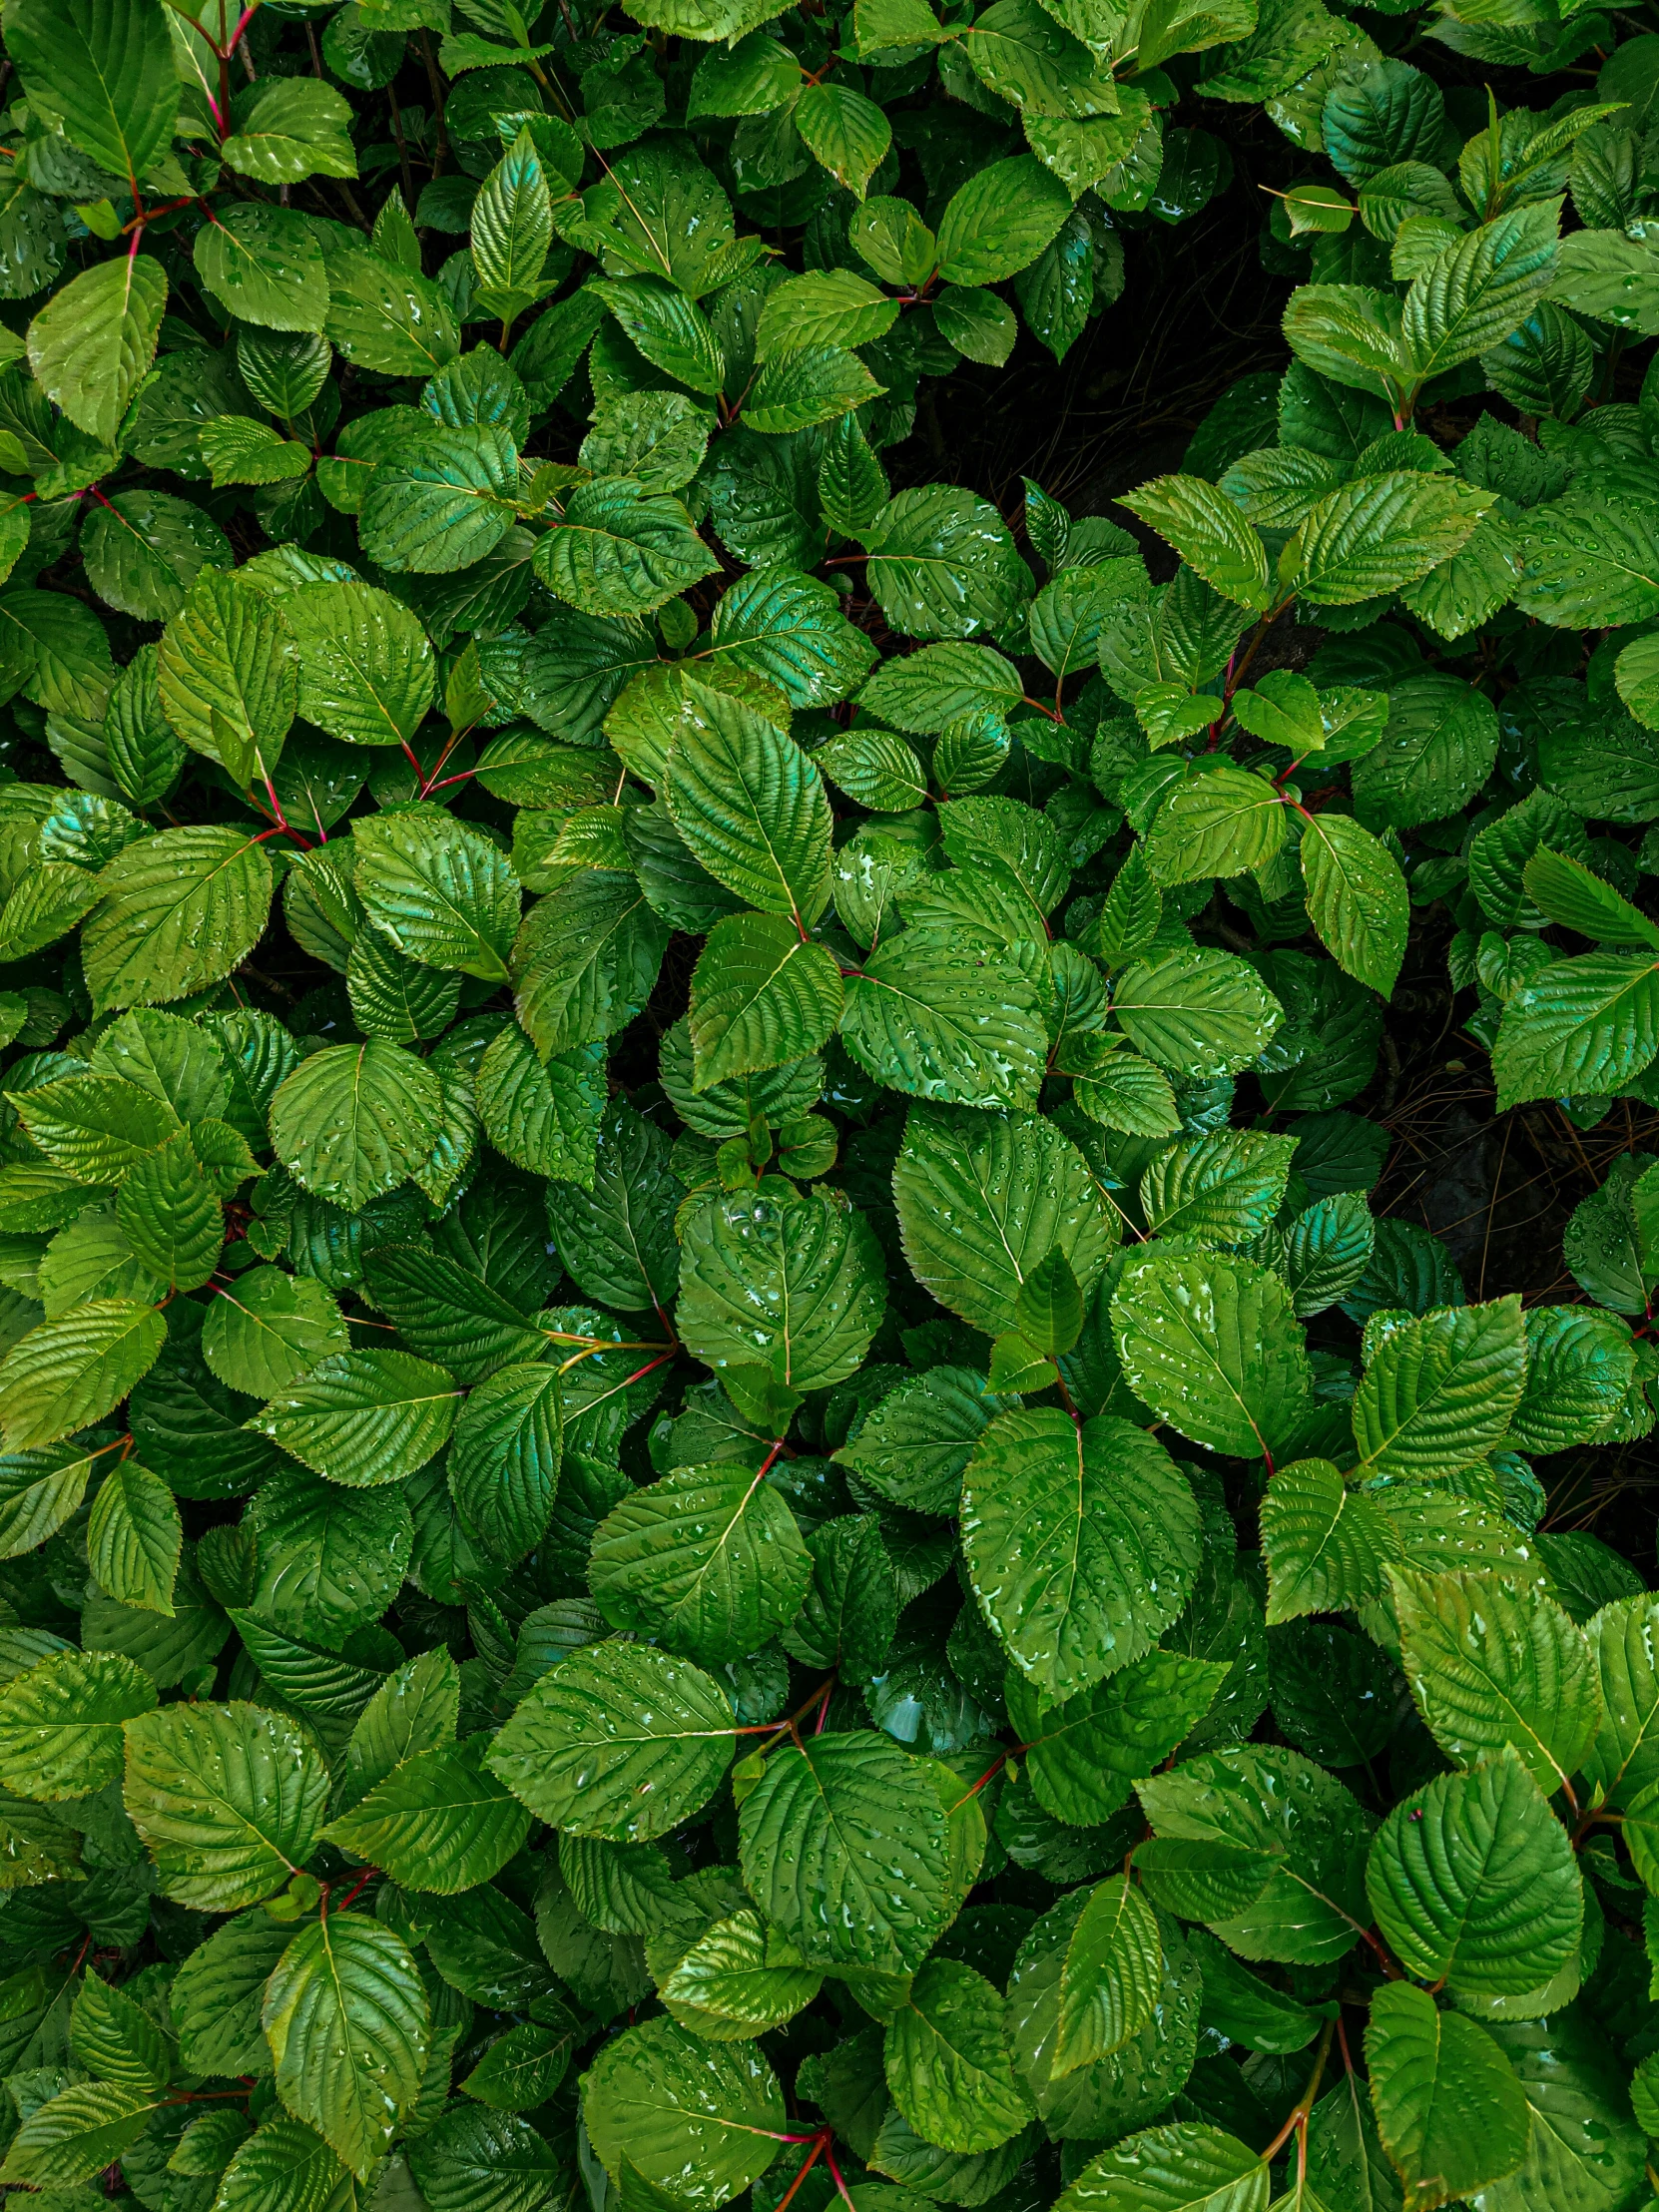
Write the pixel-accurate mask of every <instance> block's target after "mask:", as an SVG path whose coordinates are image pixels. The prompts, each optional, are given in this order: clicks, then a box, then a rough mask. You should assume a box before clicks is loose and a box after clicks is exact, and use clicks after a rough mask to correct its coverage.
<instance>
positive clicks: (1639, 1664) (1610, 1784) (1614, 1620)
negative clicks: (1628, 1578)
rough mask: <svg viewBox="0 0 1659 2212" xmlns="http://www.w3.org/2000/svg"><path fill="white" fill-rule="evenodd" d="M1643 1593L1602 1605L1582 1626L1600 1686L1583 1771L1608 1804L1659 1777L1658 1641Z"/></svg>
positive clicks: (1651, 1611)
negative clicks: (1598, 1705)
mask: <svg viewBox="0 0 1659 2212" xmlns="http://www.w3.org/2000/svg"><path fill="white" fill-rule="evenodd" d="M1654 1617H1655V1607H1654V1604H1653V1601H1652V1600H1651V1599H1649V1598H1647V1597H1639V1598H1638V1597H1631V1598H1623V1599H1620V1600H1618V1601H1617V1602H1615V1603H1614V1604H1611V1605H1604V1606H1603V1607H1602V1608H1601V1610H1600V1611H1599V1612H1598V1613H1596V1614H1594V1615H1593V1616H1592V1617H1591V1619H1590V1620H1589V1622H1588V1623H1587V1625H1586V1627H1585V1634H1586V1636H1587V1637H1588V1638H1589V1643H1590V1651H1591V1654H1592V1656H1593V1657H1594V1660H1595V1665H1596V1673H1597V1676H1598V1679H1599V1681H1600V1686H1601V1725H1600V1727H1599V1729H1598V1730H1597V1733H1596V1739H1595V1744H1594V1746H1593V1748H1592V1750H1591V1751H1590V1754H1589V1756H1588V1758H1587V1759H1586V1761H1585V1766H1584V1771H1585V1773H1586V1775H1587V1776H1588V1777H1589V1779H1590V1782H1591V1784H1592V1786H1594V1785H1596V1784H1599V1785H1600V1787H1601V1789H1602V1790H1603V1791H1604V1792H1605V1794H1606V1802H1607V1803H1608V1804H1609V1805H1613V1806H1620V1805H1627V1804H1628V1803H1629V1802H1630V1800H1631V1799H1632V1798H1633V1797H1634V1796H1635V1795H1636V1793H1637V1792H1638V1791H1639V1790H1643V1789H1645V1788H1646V1787H1647V1785H1648V1784H1649V1783H1650V1782H1654V1781H1659V1646H1656V1645H1655V1644H1654V1642H1653V1622H1654Z"/></svg>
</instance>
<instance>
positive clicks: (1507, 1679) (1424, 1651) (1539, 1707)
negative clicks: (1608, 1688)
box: [1388, 1568, 1601, 1796]
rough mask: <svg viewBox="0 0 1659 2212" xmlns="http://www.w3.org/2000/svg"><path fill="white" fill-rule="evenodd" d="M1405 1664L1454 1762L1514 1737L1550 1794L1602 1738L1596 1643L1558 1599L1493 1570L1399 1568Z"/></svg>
mask: <svg viewBox="0 0 1659 2212" xmlns="http://www.w3.org/2000/svg"><path fill="white" fill-rule="evenodd" d="M1388 1587H1389V1590H1390V1592H1391V1594H1392V1597H1393V1605H1394V1612H1395V1614H1396V1616H1397V1618H1398V1622H1399V1637H1400V1655H1401V1663H1402V1665H1403V1667H1404V1670H1405V1679H1406V1681H1407V1682H1408V1683H1409V1684H1410V1687H1411V1695H1412V1697H1413V1698H1414V1699H1415V1701H1416V1705H1417V1709H1418V1711H1419V1712H1420V1713H1421V1714H1422V1716H1423V1719H1424V1720H1425V1721H1426V1722H1427V1724H1428V1726H1429V1728H1430V1730H1431V1731H1432V1733H1433V1735H1434V1738H1435V1741H1436V1742H1437V1743H1438V1744H1440V1746H1441V1747H1442V1749H1443V1750H1444V1751H1445V1752H1446V1753H1447V1754H1448V1756H1449V1757H1451V1758H1453V1759H1458V1760H1462V1761H1464V1762H1465V1763H1472V1762H1474V1761H1476V1760H1478V1759H1480V1758H1481V1757H1483V1756H1489V1755H1491V1754H1493V1753H1496V1752H1497V1751H1499V1750H1500V1749H1501V1748H1502V1746H1503V1745H1504V1744H1513V1745H1514V1747H1515V1749H1516V1750H1517V1751H1518V1752H1519V1753H1520V1756H1521V1758H1522V1760H1523V1761H1524V1762H1525V1765H1526V1767H1527V1770H1528V1772H1529V1773H1530V1774H1531V1776H1532V1778H1533V1780H1534V1781H1535V1782H1536V1783H1537V1785H1538V1787H1539V1788H1540V1789H1541V1790H1542V1791H1543V1792H1544V1793H1545V1795H1546V1796H1549V1795H1552V1794H1553V1793H1554V1792H1555V1791H1556V1790H1558V1789H1560V1787H1561V1786H1562V1784H1563V1783H1564V1782H1567V1781H1569V1780H1570V1779H1571V1777H1572V1776H1573V1775H1574V1774H1575V1773H1576V1772H1577V1771H1578V1768H1579V1767H1580V1766H1581V1765H1582V1763H1583V1761H1584V1759H1585V1758H1586V1756H1587V1755H1588V1753H1589V1751H1590V1747H1591V1746H1592V1744H1593V1743H1594V1742H1595V1739H1596V1734H1597V1729H1598V1726H1599V1723H1600V1719H1601V1697H1600V1692H1599V1689H1598V1686H1597V1682H1596V1671H1595V1666H1594V1662H1593V1659H1592V1656H1591V1653H1590V1648H1589V1645H1588V1643H1587V1642H1586V1640H1585V1638H1584V1635H1583V1633H1582V1631H1581V1630H1579V1629H1578V1628H1576V1627H1574V1625H1573V1623H1572V1621H1571V1619H1570V1618H1569V1617H1568V1615H1567V1614H1566V1613H1564V1612H1563V1611H1562V1609H1561V1607H1560V1606H1559V1605H1557V1604H1556V1603H1555V1602H1554V1600H1553V1599H1551V1598H1546V1597H1543V1596H1541V1595H1539V1594H1538V1593H1537V1592H1535V1591H1534V1592H1529V1593H1527V1594H1526V1595H1524V1596H1523V1595H1522V1594H1521V1593H1520V1592H1519V1591H1518V1590H1516V1589H1515V1588H1513V1587H1512V1586H1511V1585H1510V1584H1509V1583H1507V1582H1504V1581H1502V1580H1500V1579H1499V1578H1498V1577H1497V1576H1496V1575H1493V1574H1436V1575H1432V1576H1430V1575H1426V1574H1417V1573H1413V1572H1411V1571H1410V1570H1408V1569H1405V1568H1393V1569H1390V1571H1389V1574H1388Z"/></svg>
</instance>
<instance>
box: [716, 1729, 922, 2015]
mask: <svg viewBox="0 0 1659 2212" xmlns="http://www.w3.org/2000/svg"><path fill="white" fill-rule="evenodd" d="M738 1827H739V1836H740V1852H741V1859H742V1865H743V1873H744V1881H745V1883H746V1884H747V1885H748V1888H749V1891H750V1894H751V1895H752V1896H753V1897H754V1899H755V1901H756V1903H757V1904H758V1905H759V1906H760V1908H761V1910H762V1912H763V1913H764V1914H765V1915H766V1917H767V1919H768V1920H769V1921H771V1922H773V1923H774V1924H775V1925H776V1926H777V1927H779V1928H781V1929H782V1930H783V1931H784V1932H785V1934H786V1935H787V1936H789V1937H790V1939H791V1940H792V1941H793V1942H794V1943H795V1945H796V1947H797V1949H798V1950H799V1951H800V1953H801V1955H802V1957H803V1958H805V1959H807V1960H808V1961H809V1962H810V1963H812V1964H815V1965H820V1966H824V1967H827V1968H829V1969H830V1970H831V1971H833V1970H834V1969H835V1968H837V1967H844V1966H868V1967H875V1968H877V1969H879V1970H880V1971H881V1972H883V1973H909V1972H913V1971H914V1970H915V1968H916V1967H917V1966H919V1965H920V1963H921V1961H922V1959H923V1958H924V1957H925V1956H926V1954H927V1951H928V1950H929V1949H930V1948H931V1946H932V1943H933V1941H934V1939H935V1937H936V1936H938V1934H939V1932H940V1929H941V1927H942V1925H943V1922H944V1919H945V1914H946V1889H945V1883H946V1871H947V1864H948V1861H947V1847H946V1834H945V1815H944V1811H943V1809H942V1808H941V1806H940V1804H939V1798H938V1793H937V1792H936V1791H935V1790H934V1788H933V1786H932V1784H931V1783H930V1782H929V1781H928V1779H927V1776H926V1774H925V1772H924V1770H923V1769H922V1768H921V1767H919V1766H918V1765H916V1764H915V1763H914V1762H912V1761H911V1760H909V1759H907V1758H906V1757H905V1755H904V1753H903V1752H901V1751H900V1750H899V1749H898V1747H897V1745H895V1744H894V1743H893V1742H892V1741H891V1739H890V1738H887V1737H883V1736H875V1735H871V1734H869V1733H867V1732H864V1731H857V1732H853V1733H848V1734H833V1735H824V1736H815V1737H812V1738H810V1739H808V1740H807V1742H806V1743H805V1745H804V1746H803V1748H802V1749H800V1750H794V1749H783V1750H780V1751H778V1752H775V1753H774V1754H773V1755H772V1757H771V1758H769V1759H768V1761H767V1763H766V1769H765V1772H764V1774H763V1775H762V1777H761V1780H760V1781H759V1783H758V1784H757V1785H756V1786H755V1788H754V1789H753V1790H751V1791H750V1793H749V1794H748V1796H747V1797H745V1799H744V1801H743V1803H742V1805H741V1806H740V1807H739V1809H738Z"/></svg>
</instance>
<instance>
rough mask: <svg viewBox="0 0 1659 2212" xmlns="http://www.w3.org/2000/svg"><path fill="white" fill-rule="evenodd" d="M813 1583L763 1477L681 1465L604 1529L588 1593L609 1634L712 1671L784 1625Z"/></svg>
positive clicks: (784, 1509)
mask: <svg viewBox="0 0 1659 2212" xmlns="http://www.w3.org/2000/svg"><path fill="white" fill-rule="evenodd" d="M811 1575H812V1560H811V1557H810V1554H809V1553H808V1550H807V1547H806V1545H805V1543H804V1542H803V1541H802V1538H801V1534H800V1531H799V1530H798V1529H797V1527H796V1524H795V1520H794V1517H793V1516H792V1514H791V1512H790V1509H789V1507H788V1505H787V1504H786V1503H785V1502H784V1499H783V1497H782V1496H781V1495H780V1494H779V1492H778V1491H776V1490H774V1489H771V1488H769V1487H768V1485H767V1484H766V1483H765V1481H764V1480H762V1478H761V1477H760V1476H758V1475H756V1474H753V1473H752V1472H750V1470H749V1469H748V1468H746V1467H743V1466H731V1467H725V1466H707V1467H677V1468H676V1469H675V1470H674V1472H673V1473H672V1474H670V1475H668V1476H666V1477H665V1478H664V1479H663V1480H662V1481H660V1482H653V1483H652V1484H650V1485H649V1487H647V1488H645V1489H643V1490H638V1491H636V1492H635V1493H634V1495H633V1496H631V1497H629V1498H626V1499H625V1500H624V1501H623V1503H622V1504H621V1505H619V1506H618V1507H617V1508H616V1510H615V1511H614V1512H612V1513H611V1514H610V1515H608V1517H607V1518H606V1519H605V1520H603V1521H602V1522H601V1523H600V1525H599V1527H598V1528H597V1530H596V1531H595V1532H594V1539H593V1551H592V1554H591V1559H590V1564H589V1568H588V1587H589V1589H590V1590H591V1591H592V1593H593V1596H594V1599H595V1601H596V1603H597V1604H598V1606H599V1609H600V1611H601V1612H602V1613H603V1614H604V1615H605V1617H606V1619H607V1620H608V1621H610V1622H611V1624H612V1626H613V1627H616V1628H624V1629H632V1630H633V1631H634V1632H635V1633H636V1634H638V1635H641V1636H648V1637H650V1638H651V1639H652V1641H653V1642H656V1643H661V1644H664V1645H666V1646H667V1647H668V1649H669V1650H671V1651H680V1652H684V1653H686V1654H687V1655H688V1656H689V1657H691V1658H695V1659H698V1660H700V1661H701V1662H702V1663H703V1664H704V1665H705V1666H710V1667H713V1666H718V1665H719V1664H721V1662H723V1661H725V1660H729V1659H738V1658H741V1657H742V1656H743V1654H744V1653H745V1652H749V1651H758V1650H759V1649H760V1648H761V1646H762V1645H763V1644H765V1643H766V1642H767V1641H768V1639H769V1638H770V1637H772V1636H773V1635H775V1634H776V1633H777V1632H778V1630H779V1629H781V1628H783V1627H785V1626H786V1625H787V1624H788V1622H789V1621H791V1620H792V1619H793V1618H794V1616H795V1614H796V1613H797V1612H798V1611H799V1610H800V1607H801V1603H802V1600H803V1599H804V1598H805V1596H806V1594H807V1585H808V1583H809V1581H810V1579H811Z"/></svg>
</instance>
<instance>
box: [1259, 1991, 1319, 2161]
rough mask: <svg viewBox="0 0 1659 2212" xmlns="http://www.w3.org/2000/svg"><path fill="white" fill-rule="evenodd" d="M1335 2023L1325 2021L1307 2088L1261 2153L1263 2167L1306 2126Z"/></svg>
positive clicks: (1316, 2093) (1301, 2132) (1316, 2094)
mask: <svg viewBox="0 0 1659 2212" xmlns="http://www.w3.org/2000/svg"><path fill="white" fill-rule="evenodd" d="M1336 2025H1337V2023H1336V2021H1335V2020H1327V2021H1326V2023H1325V2027H1324V2030H1323V2032H1322V2033H1321V2035H1320V2039H1319V2047H1318V2048H1317V2049H1316V2050H1315V2052H1314V2070H1313V2072H1312V2073H1311V2074H1310V2075H1309V2076H1308V2086H1307V2088H1306V2089H1304V2090H1303V2092H1302V2094H1301V2096H1299V2097H1298V2098H1297V2100H1296V2103H1295V2104H1294V2105H1293V2106H1292V2107H1291V2113H1290V2117H1289V2118H1288V2119H1287V2120H1286V2122H1285V2124H1284V2126H1283V2127H1282V2128H1281V2129H1280V2130H1279V2133H1278V2134H1277V2135H1276V2136H1275V2137H1274V2139H1273V2141H1272V2142H1271V2143H1270V2144H1269V2145H1268V2147H1267V2149H1266V2150H1265V2151H1263V2153H1262V2163H1263V2165H1264V2166H1268V2165H1271V2164H1272V2163H1273V2161H1274V2159H1276V2158H1277V2157H1278V2156H1279V2153H1280V2152H1281V2151H1282V2150H1283V2149H1284V2147H1285V2145H1286V2144H1287V2143H1288V2142H1289V2141H1290V2139H1291V2137H1292V2136H1293V2135H1301V2134H1303V2132H1304V2131H1305V2129H1306V2128H1307V2125H1308V2115H1309V2113H1310V2112H1312V2110H1313V2109H1314V2099H1315V2098H1316V2097H1317V2096H1318V2095H1319V2093H1320V2081H1321V2079H1322V2078H1323V2076H1324V2073H1325V2060H1326V2055H1327V2053H1328V2052H1329V2051H1330V2049H1331V2037H1332V2035H1333V2034H1334V2033H1335V2031H1336Z"/></svg>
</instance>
